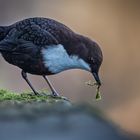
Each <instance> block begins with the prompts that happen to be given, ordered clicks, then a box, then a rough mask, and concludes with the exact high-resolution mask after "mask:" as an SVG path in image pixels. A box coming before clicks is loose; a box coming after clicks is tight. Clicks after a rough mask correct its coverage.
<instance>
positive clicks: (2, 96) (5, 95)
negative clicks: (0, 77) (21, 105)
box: [0, 89, 68, 103]
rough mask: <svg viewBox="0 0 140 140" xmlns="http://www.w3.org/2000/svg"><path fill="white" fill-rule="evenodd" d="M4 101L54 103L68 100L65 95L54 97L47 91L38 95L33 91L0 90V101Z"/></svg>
mask: <svg viewBox="0 0 140 140" xmlns="http://www.w3.org/2000/svg"><path fill="white" fill-rule="evenodd" d="M4 101H13V102H14V101H15V102H16V101H17V102H27V103H28V102H47V103H55V102H59V101H68V100H67V99H66V98H65V97H61V96H60V97H54V96H52V95H50V94H49V92H45V93H44V92H41V93H40V95H38V96H37V95H34V94H33V93H27V92H26V93H20V94H18V93H13V92H11V91H7V90H3V89H1V90H0V102H4Z"/></svg>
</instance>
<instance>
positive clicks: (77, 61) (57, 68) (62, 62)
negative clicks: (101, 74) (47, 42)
mask: <svg viewBox="0 0 140 140" xmlns="http://www.w3.org/2000/svg"><path fill="white" fill-rule="evenodd" d="M42 54H43V59H44V64H45V66H46V67H47V68H48V69H49V71H51V72H53V73H59V72H61V71H64V70H68V69H84V70H87V71H90V70H91V69H90V67H89V65H88V64H87V63H86V62H85V61H84V60H83V59H81V58H78V56H76V55H71V56H69V55H68V53H67V52H66V50H65V49H64V47H63V45H61V44H58V45H52V46H47V47H46V48H44V49H42Z"/></svg>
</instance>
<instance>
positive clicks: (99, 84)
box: [93, 72, 101, 87]
mask: <svg viewBox="0 0 140 140" xmlns="http://www.w3.org/2000/svg"><path fill="white" fill-rule="evenodd" d="M93 76H94V78H95V80H96V82H97V83H96V84H97V86H98V87H100V86H101V81H100V78H99V76H98V73H95V72H93Z"/></svg>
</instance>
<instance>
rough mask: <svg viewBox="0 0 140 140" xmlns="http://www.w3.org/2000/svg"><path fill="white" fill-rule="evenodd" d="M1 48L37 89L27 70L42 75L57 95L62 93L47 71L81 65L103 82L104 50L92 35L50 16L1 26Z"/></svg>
mask: <svg viewBox="0 0 140 140" xmlns="http://www.w3.org/2000/svg"><path fill="white" fill-rule="evenodd" d="M0 52H1V53H2V56H3V57H4V58H5V60H6V61H7V62H9V63H10V64H13V65H16V66H18V67H20V68H21V69H22V76H23V78H24V79H25V80H26V81H27V83H28V84H29V85H30V87H31V88H32V89H33V91H34V93H35V94H37V92H36V91H35V90H34V88H33V87H32V85H31V84H30V82H29V81H28V79H27V75H26V73H31V74H37V75H42V76H43V77H44V78H45V80H46V81H47V82H48V84H49V85H50V87H51V89H52V92H53V94H54V95H58V94H57V93H56V91H55V90H54V88H53V87H52V85H51V84H50V82H49V81H48V79H46V77H45V75H51V74H56V73H59V72H61V71H64V70H67V69H72V68H80V69H85V70H87V71H90V72H91V73H92V74H93V75H94V77H95V79H96V81H97V83H98V85H99V86H100V85H101V82H100V79H99V76H98V71H99V68H100V65H101V63H102V58H103V57H102V52H101V49H100V47H99V46H98V44H97V43H96V42H94V41H92V40H91V39H89V38H87V37H84V36H82V35H79V34H77V33H75V32H73V31H72V30H71V29H69V28H68V27H67V26H65V25H64V24H62V23H60V22H57V21H55V20H52V19H48V18H29V19H25V20H22V21H19V22H16V23H14V24H12V25H10V26H6V27H0Z"/></svg>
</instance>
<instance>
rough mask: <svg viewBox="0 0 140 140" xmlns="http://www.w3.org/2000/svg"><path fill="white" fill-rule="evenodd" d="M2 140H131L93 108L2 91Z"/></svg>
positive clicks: (0, 120)
mask: <svg viewBox="0 0 140 140" xmlns="http://www.w3.org/2000/svg"><path fill="white" fill-rule="evenodd" d="M0 124H1V125H0V132H1V135H0V139H1V140H9V139H12V140H13V139H14V140H19V139H20V140H25V139H26V140H45V139H49V140H58V139H61V140H78V139H80V140H86V139H88V140H93V139H94V140H104V139H108V140H128V139H127V138H126V137H125V136H124V135H122V134H121V133H120V129H119V128H118V127H116V126H115V125H114V124H113V123H112V122H111V121H109V120H107V119H106V117H105V115H104V114H103V113H102V112H101V111H99V110H98V109H96V108H94V107H92V106H90V105H71V103H70V102H69V101H68V100H66V99H65V98H63V97H59V98H54V97H52V96H30V95H29V94H25V93H24V94H21V95H20V94H15V93H11V92H9V91H5V90H0Z"/></svg>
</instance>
